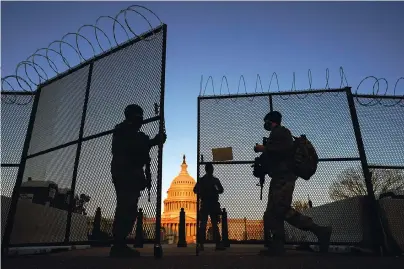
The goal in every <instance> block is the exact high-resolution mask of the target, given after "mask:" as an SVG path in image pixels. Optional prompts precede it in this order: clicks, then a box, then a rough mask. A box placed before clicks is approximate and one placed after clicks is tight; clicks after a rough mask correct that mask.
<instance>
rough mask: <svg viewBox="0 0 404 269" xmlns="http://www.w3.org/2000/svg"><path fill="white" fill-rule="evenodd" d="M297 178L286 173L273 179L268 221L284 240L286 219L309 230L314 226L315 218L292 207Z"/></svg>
mask: <svg viewBox="0 0 404 269" xmlns="http://www.w3.org/2000/svg"><path fill="white" fill-rule="evenodd" d="M295 182H296V179H295V178H294V177H293V176H291V175H284V176H279V177H276V178H273V179H272V180H271V191H270V198H268V206H267V210H268V212H270V213H269V214H268V215H269V216H268V223H269V225H270V228H271V230H272V229H273V234H274V239H275V234H276V235H277V237H278V238H279V239H282V240H284V237H285V232H284V221H287V222H288V223H289V224H291V225H292V226H294V227H296V228H298V229H301V230H304V231H308V230H312V229H313V227H314V223H313V220H312V219H311V218H310V217H308V216H305V215H303V214H301V213H299V212H298V211H296V210H294V209H293V208H292V207H291V204H292V198H293V191H294V188H295Z"/></svg>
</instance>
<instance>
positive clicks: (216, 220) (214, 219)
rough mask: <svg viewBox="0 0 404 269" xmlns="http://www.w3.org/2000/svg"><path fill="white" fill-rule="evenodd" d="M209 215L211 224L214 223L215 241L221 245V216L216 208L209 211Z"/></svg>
mask: <svg viewBox="0 0 404 269" xmlns="http://www.w3.org/2000/svg"><path fill="white" fill-rule="evenodd" d="M209 215H210V222H211V223H212V229H213V240H214V241H215V243H216V244H219V243H220V241H221V240H222V239H221V236H220V231H219V225H218V223H219V218H218V217H219V216H218V212H217V210H216V208H212V209H211V210H209Z"/></svg>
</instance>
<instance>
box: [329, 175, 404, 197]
mask: <svg viewBox="0 0 404 269" xmlns="http://www.w3.org/2000/svg"><path fill="white" fill-rule="evenodd" d="M371 172H372V185H373V191H374V193H375V196H376V197H378V196H379V195H380V194H381V193H384V192H386V191H402V190H404V173H403V172H402V171H400V170H394V169H373V170H371ZM329 195H330V198H331V199H332V200H334V201H337V200H342V199H346V198H351V197H355V196H361V195H367V191H366V184H365V179H364V177H363V172H362V169H361V168H353V167H352V168H348V169H346V170H345V171H343V172H342V173H341V174H340V176H339V177H338V179H337V180H336V181H335V182H333V183H332V185H331V186H330V190H329Z"/></svg>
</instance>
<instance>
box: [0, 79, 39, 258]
mask: <svg viewBox="0 0 404 269" xmlns="http://www.w3.org/2000/svg"><path fill="white" fill-rule="evenodd" d="M41 90H42V89H41V88H40V87H39V88H38V89H37V90H36V94H35V98H34V103H33V104H32V109H31V115H30V119H29V123H28V128H27V133H26V136H25V141H24V147H23V150H22V153H21V160H20V165H19V168H18V173H17V178H16V181H15V184H14V189H13V194H12V195H11V204H10V208H9V211H8V216H7V222H6V227H5V229H4V235H3V240H2V244H1V250H2V253H3V254H7V250H8V246H9V244H10V239H11V233H12V232H13V225H14V217H15V213H16V210H17V203H18V198H19V196H20V187H21V184H22V180H23V177H24V172H25V165H26V162H27V156H28V150H29V146H30V142H31V137H32V131H33V129H34V123H35V118H36V112H37V110H38V104H39V98H40V96H41Z"/></svg>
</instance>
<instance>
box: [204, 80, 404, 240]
mask: <svg viewBox="0 0 404 269" xmlns="http://www.w3.org/2000/svg"><path fill="white" fill-rule="evenodd" d="M369 98H373V99H372V100H373V102H374V100H375V98H376V97H374V96H373V97H369ZM397 99H398V98H397ZM394 102H397V100H393V101H392V102H391V103H394ZM273 110H276V111H279V112H281V113H282V115H283V119H282V124H283V125H285V126H286V127H288V128H289V129H290V130H291V132H292V133H293V135H294V136H300V135H301V134H305V135H307V137H308V139H309V140H310V141H311V142H312V143H313V145H314V146H315V147H316V150H317V153H318V155H319V158H320V160H319V165H318V169H317V172H316V174H315V175H314V176H313V177H312V178H311V179H310V180H309V181H304V180H302V179H298V180H297V182H296V187H295V191H294V195H293V202H292V206H293V207H294V208H295V209H297V210H298V211H300V212H302V213H303V214H305V215H308V216H310V217H312V218H313V220H314V221H315V222H316V223H317V224H319V225H330V226H332V227H333V234H332V236H331V244H333V245H362V246H369V245H372V244H374V242H375V240H377V239H375V238H376V236H375V235H374V231H375V229H377V227H378V226H377V224H375V223H374V222H375V221H374V218H373V214H374V212H373V211H374V210H373V207H372V206H373V205H372V203H371V202H370V200H371V197H372V195H373V194H376V195H377V198H378V195H379V194H380V193H381V192H384V191H385V189H384V188H381V189H380V190H379V191H377V188H380V186H379V185H380V184H379V182H375V176H378V174H377V173H376V172H373V174H372V175H373V177H372V179H371V178H370V177H368V178H366V179H365V177H364V174H366V171H367V169H370V172H372V171H373V170H372V167H373V166H372V164H375V165H382V164H383V165H390V166H391V167H389V169H403V166H404V164H403V162H404V155H403V154H404V153H403V152H404V146H403V145H404V140H403V137H404V133H403V130H402V129H403V128H401V127H400V126H403V125H404V117H402V115H404V109H403V107H402V106H391V107H383V106H381V105H380V104H379V105H378V106H372V107H365V106H363V105H362V104H361V103H360V101H358V96H356V95H352V93H351V89H350V88H342V89H331V90H320V91H314V90H310V91H305V92H282V93H281V92H279V93H259V94H245V95H226V96H225V95H223V96H200V97H199V98H198V156H199V157H198V179H199V178H200V177H202V176H203V175H204V173H205V171H204V165H205V164H206V163H213V164H214V169H215V171H214V175H215V176H216V177H218V178H219V179H220V180H221V182H222V184H223V187H224V189H225V191H224V193H223V194H222V195H220V203H221V207H222V208H226V211H227V214H228V215H227V216H228V230H229V231H228V234H229V235H228V236H229V240H230V241H231V242H233V243H248V242H251V243H254V242H256V243H258V242H261V243H262V242H263V239H264V234H263V214H264V211H265V209H266V205H267V200H268V188H269V187H268V186H269V181H270V178H268V177H267V178H266V183H265V185H264V188H263V196H262V197H263V199H262V200H260V198H259V196H260V187H258V186H257V184H258V181H259V179H257V178H255V177H254V176H253V174H252V170H253V169H252V167H251V165H252V164H253V163H254V158H255V157H257V156H258V154H257V153H254V150H253V147H254V146H255V144H256V143H260V144H261V143H262V140H263V137H265V136H268V134H267V132H266V131H265V130H264V128H263V118H264V116H265V114H266V113H268V112H269V111H273ZM400 115H401V116H400ZM362 139H363V143H364V148H363V147H362V145H361V143H360V141H361V140H362ZM226 147H232V152H233V160H231V161H224V162H214V161H213V156H212V149H214V148H226ZM363 149H364V150H363ZM366 156H367V160H366ZM368 163H369V164H368ZM393 166H394V167H393ZM374 168H378V169H382V168H381V167H379V166H378V167H376V166H374ZM395 171H396V172H390V174H388V173H385V174H383V175H382V176H380V175H379V177H382V178H383V179H382V180H380V181H389V180H390V181H391V180H392V177H395V179H396V181H397V182H396V183H395V186H396V187H399V188H398V189H400V188H401V190H403V189H404V186H403V184H404V181H403V180H404V178H403V175H402V173H401V172H402V170H395ZM399 171H401V172H399ZM364 172H365V173H364ZM379 174H380V173H379ZM366 181H371V183H373V188H376V189H375V190H374V193H373V194H370V195H369V193H368V192H367V188H366ZM369 198H370V199H369ZM401 203H402V201H401ZM395 208H396V207H395ZM390 216H391V218H396V219H397V220H398V217H395V216H393V215H392V214H390ZM393 222H394V221H393ZM403 224H404V222H403V221H402V220H401V221H400V225H401V227H403ZM391 225H396V226H397V225H398V224H397V223H396V222H394V224H391ZM402 230H403V229H402ZM395 231H396V238H395V240H399V239H398V238H400V236H401V237H402V236H403V233H402V232H397V231H398V230H397V228H396V229H395ZM285 232H286V241H287V242H288V243H289V244H303V243H304V244H316V243H317V238H316V237H315V236H314V235H313V234H311V233H309V232H303V231H300V230H298V229H296V228H294V227H292V226H291V225H289V224H288V223H285ZM397 234H400V236H398V237H397ZM401 240H402V239H401Z"/></svg>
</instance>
